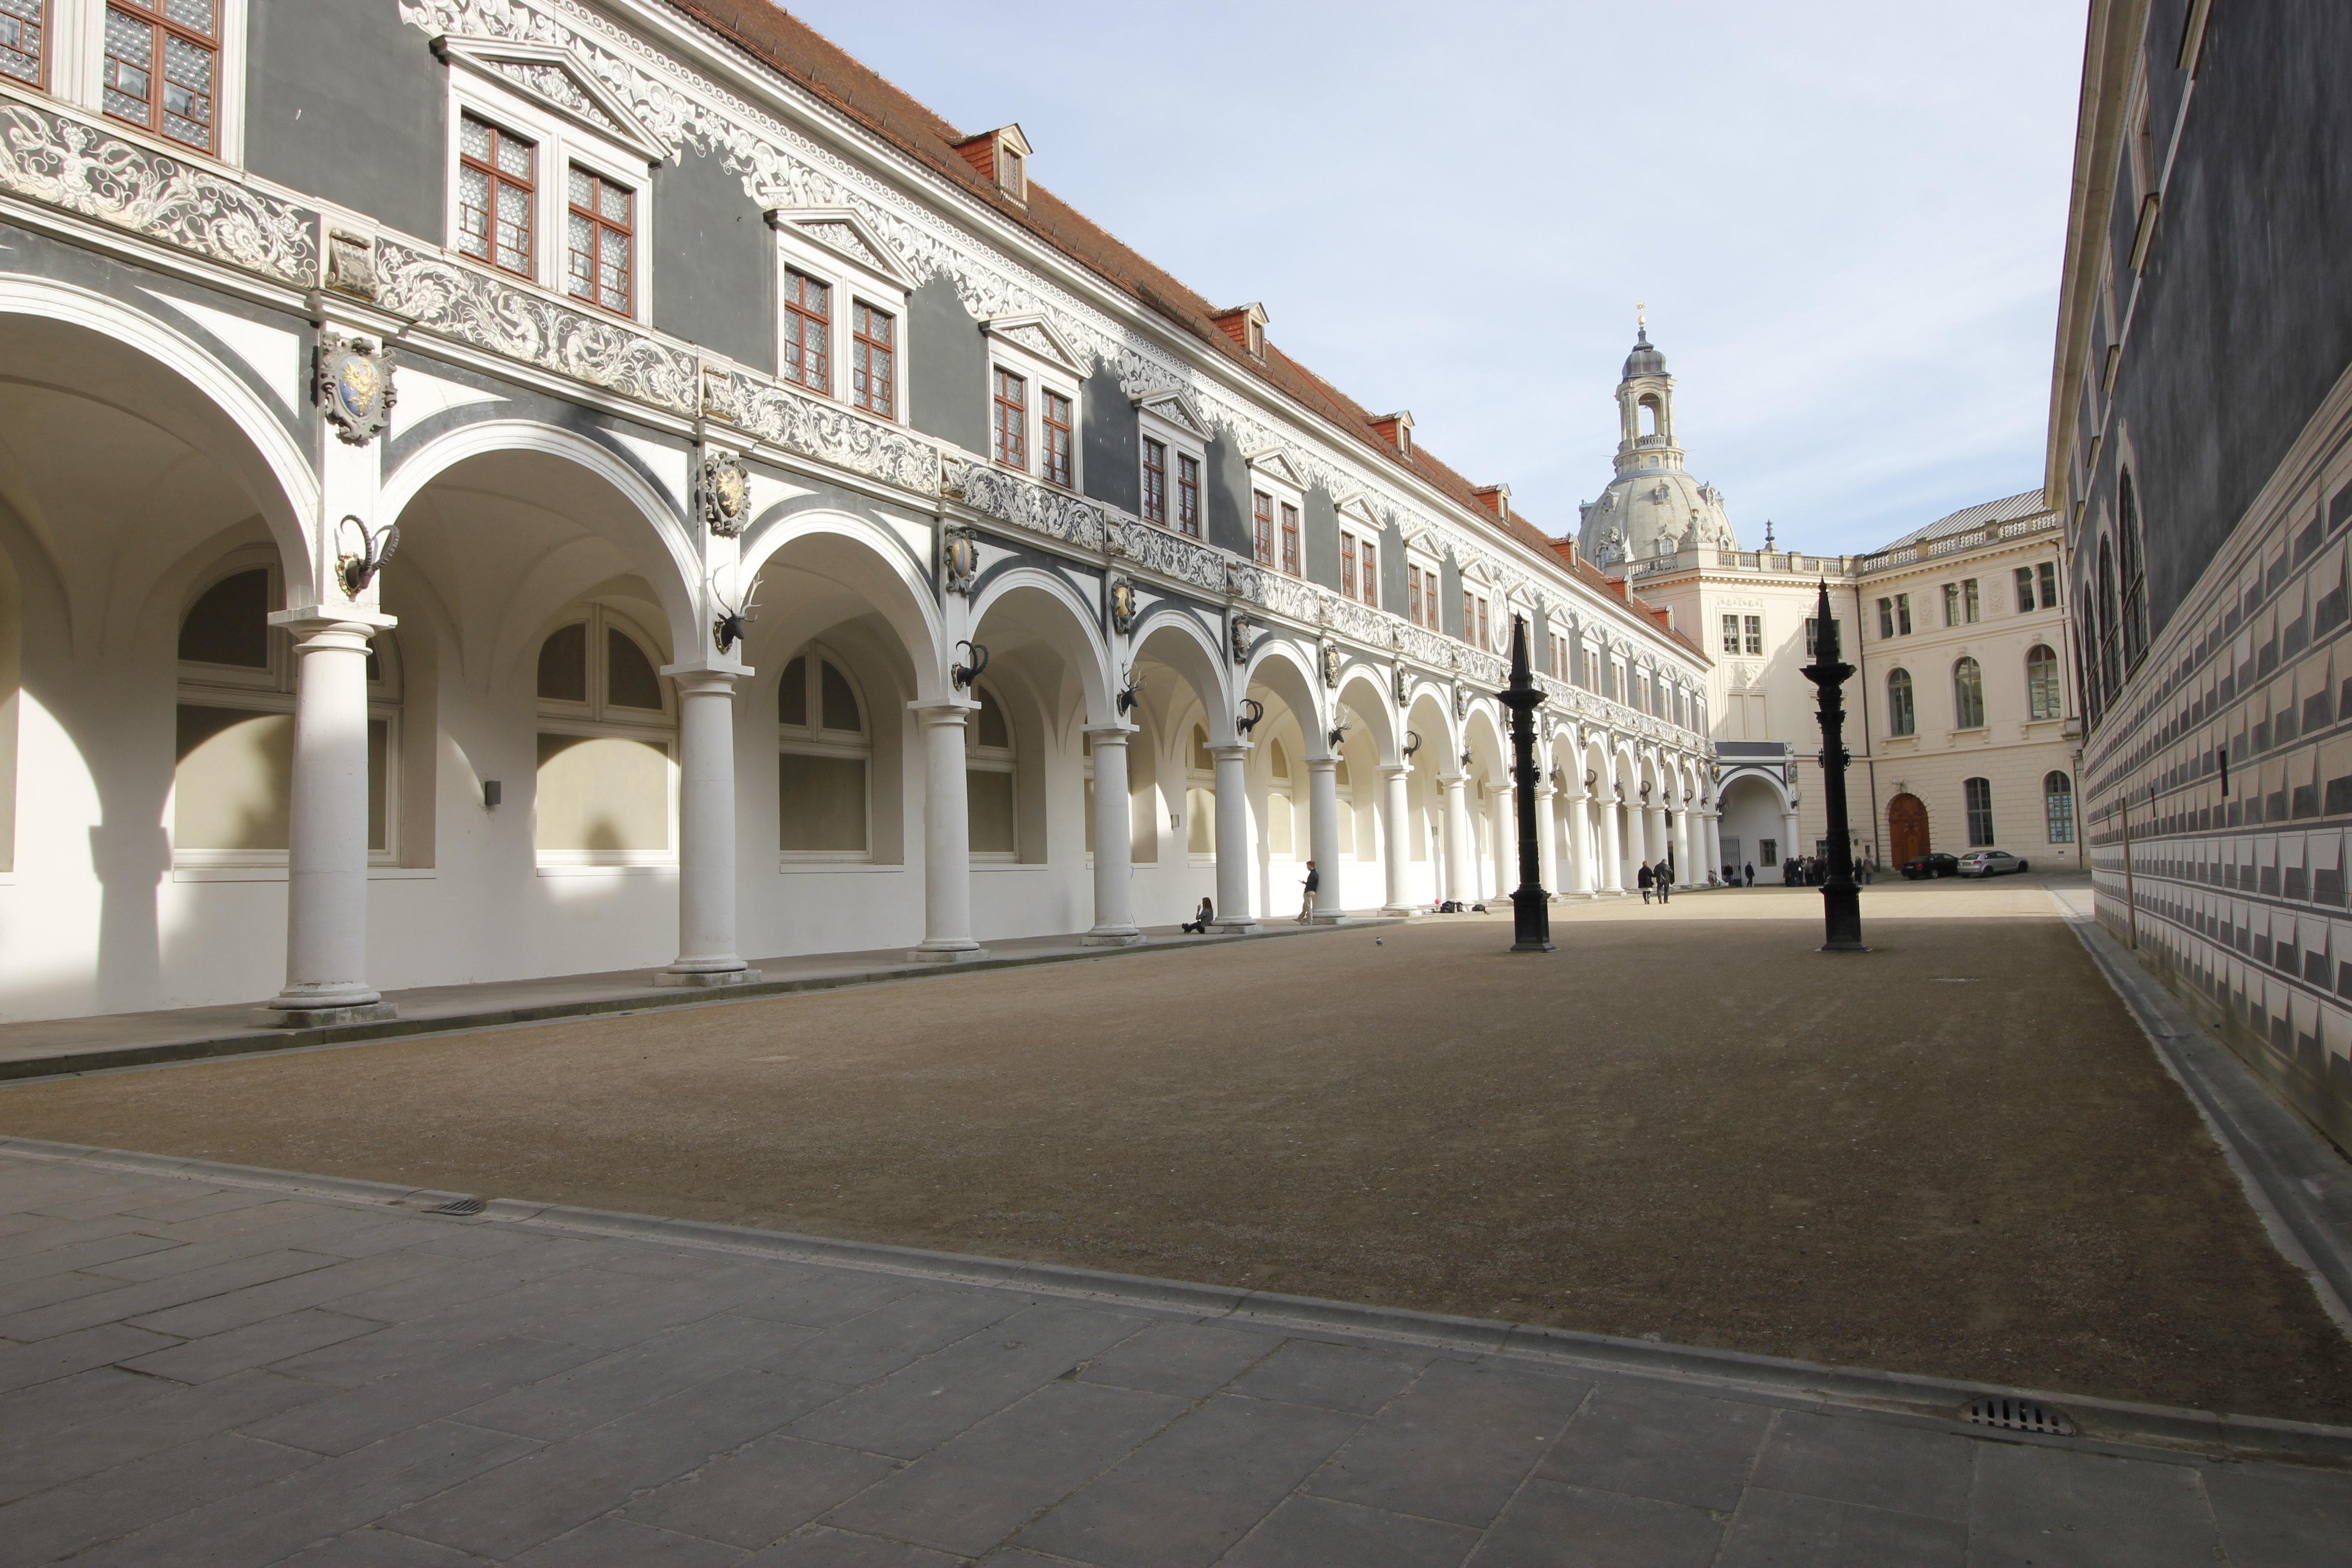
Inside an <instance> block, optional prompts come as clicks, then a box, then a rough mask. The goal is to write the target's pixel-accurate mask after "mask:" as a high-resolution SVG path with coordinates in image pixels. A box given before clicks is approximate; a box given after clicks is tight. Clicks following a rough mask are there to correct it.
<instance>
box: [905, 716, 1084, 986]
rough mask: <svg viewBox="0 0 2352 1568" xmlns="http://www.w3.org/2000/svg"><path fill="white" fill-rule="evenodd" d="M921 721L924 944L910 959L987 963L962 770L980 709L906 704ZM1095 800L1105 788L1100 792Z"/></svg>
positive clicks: (968, 806) (912, 953)
mask: <svg viewBox="0 0 2352 1568" xmlns="http://www.w3.org/2000/svg"><path fill="white" fill-rule="evenodd" d="M908 707H910V708H912V709H913V710H915V712H916V713H917V714H918V715H919V716H920V718H921V719H922V721H923V758H924V770H923V943H922V945H921V946H920V947H918V948H914V949H912V950H911V951H909V952H908V954H907V956H908V958H910V959H914V960H918V961H933V962H938V963H953V962H954V961H956V960H958V959H965V958H985V957H987V956H988V950H987V949H986V948H983V947H982V946H981V945H980V943H978V942H974V941H972V939H971V806H970V805H968V804H966V800H965V786H964V771H963V725H964V716H965V715H966V714H968V713H973V712H977V711H978V710H979V709H980V704H979V703H977V702H971V701H967V700H964V699H963V698H961V697H950V698H947V699H945V700H941V701H938V702H910V703H908ZM1095 794H1096V795H1097V798H1099V797H1100V795H1101V794H1102V790H1101V787H1100V786H1099V785H1097V787H1096V791H1095ZM1097 847H1099V846H1097Z"/></svg>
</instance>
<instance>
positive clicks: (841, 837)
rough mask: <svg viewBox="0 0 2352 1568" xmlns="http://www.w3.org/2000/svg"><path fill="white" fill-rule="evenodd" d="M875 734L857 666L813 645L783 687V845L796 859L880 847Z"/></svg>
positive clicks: (855, 855)
mask: <svg viewBox="0 0 2352 1568" xmlns="http://www.w3.org/2000/svg"><path fill="white" fill-rule="evenodd" d="M873 771H874V736H873V732H872V731H871V729H870V727H869V726H868V725H867V723H866V704H865V703H864V702H863V701H861V700H859V698H858V695H857V688H856V686H855V685H854V684H853V683H852V682H851V680H850V679H849V672H848V671H847V670H846V669H845V668H843V667H842V666H841V665H840V664H838V663H836V662H835V660H834V658H833V657H832V655H831V654H830V652H829V651H827V650H825V649H823V648H814V647H812V648H808V649H805V650H803V652H801V653H798V654H795V655H794V656H793V660H792V662H791V663H789V664H787V665H785V666H784V675H783V680H782V683H781V684H780V685H778V686H777V688H776V847H777V849H778V851H779V852H780V853H782V855H783V856H784V858H787V859H793V860H804V859H816V860H839V859H845V858H847V859H864V858H866V857H867V856H868V855H869V854H871V853H872V850H873V837H872V830H871V819H872V815H873V795H872V790H873V783H872V780H873Z"/></svg>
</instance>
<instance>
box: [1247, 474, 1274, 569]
mask: <svg viewBox="0 0 2352 1568" xmlns="http://www.w3.org/2000/svg"><path fill="white" fill-rule="evenodd" d="M1250 507H1251V521H1252V523H1253V525H1254V527H1255V538H1254V539H1253V541H1252V543H1253V544H1254V545H1255V556H1256V559H1257V563H1258V564H1259V565H1261V566H1271V565H1273V564H1274V498H1273V497H1272V496H1270V495H1268V494H1266V493H1265V491H1264V490H1252V491H1250Z"/></svg>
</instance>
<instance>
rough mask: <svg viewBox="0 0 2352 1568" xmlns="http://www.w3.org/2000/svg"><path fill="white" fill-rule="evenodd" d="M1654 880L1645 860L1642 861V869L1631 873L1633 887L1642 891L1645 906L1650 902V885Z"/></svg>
mask: <svg viewBox="0 0 2352 1568" xmlns="http://www.w3.org/2000/svg"><path fill="white" fill-rule="evenodd" d="M1656 880H1657V878H1656V877H1655V875H1654V874H1653V873H1652V872H1651V870H1650V863H1649V862H1648V861H1647V860H1644V861H1643V862H1642V868H1641V869H1640V870H1638V871H1636V872H1634V873H1633V883H1634V886H1636V887H1638V888H1640V889H1642V901H1643V903H1645V904H1646V903H1648V902H1649V901H1650V884H1651V883H1653V882H1654V881H1656Z"/></svg>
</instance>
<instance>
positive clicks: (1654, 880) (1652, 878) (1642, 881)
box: [1633, 860, 1675, 904]
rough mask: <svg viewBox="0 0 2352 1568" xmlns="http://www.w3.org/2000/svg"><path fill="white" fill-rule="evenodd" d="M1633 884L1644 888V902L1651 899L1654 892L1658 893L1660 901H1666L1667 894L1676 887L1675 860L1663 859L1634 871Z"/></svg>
mask: <svg viewBox="0 0 2352 1568" xmlns="http://www.w3.org/2000/svg"><path fill="white" fill-rule="evenodd" d="M1633 884H1634V886H1636V887H1638V888H1640V889H1642V901H1643V903H1645V904H1646V903H1648V902H1649V901H1650V895H1651V894H1652V893H1655V894H1657V895H1658V902H1660V903H1662V904H1663V903H1664V902H1665V901H1666V895H1667V894H1669V893H1671V892H1673V891H1674V889H1675V865H1674V862H1673V861H1671V860H1661V861H1659V862H1658V863H1657V864H1656V865H1655V866H1644V867H1643V868H1641V869H1640V870H1638V871H1636V872H1634V873H1633Z"/></svg>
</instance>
